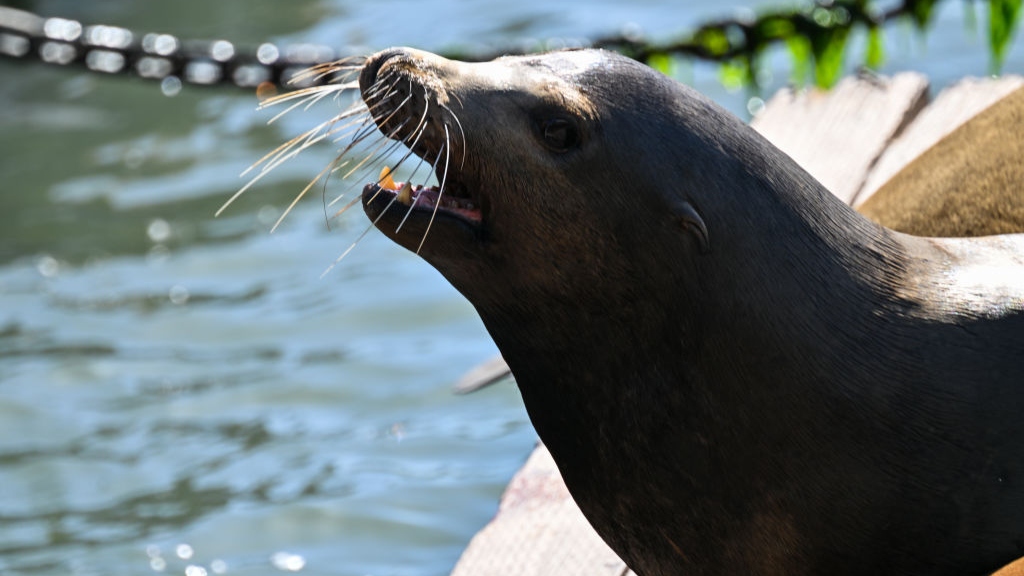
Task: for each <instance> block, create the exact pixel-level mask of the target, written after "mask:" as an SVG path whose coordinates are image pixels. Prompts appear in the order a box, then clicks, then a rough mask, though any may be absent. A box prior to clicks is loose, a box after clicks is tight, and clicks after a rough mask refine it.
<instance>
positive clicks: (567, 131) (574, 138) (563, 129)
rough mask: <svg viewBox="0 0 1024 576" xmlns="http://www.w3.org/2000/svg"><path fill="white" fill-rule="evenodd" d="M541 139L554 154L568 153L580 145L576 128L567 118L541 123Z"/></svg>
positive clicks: (552, 119) (550, 119) (542, 121)
mask: <svg viewBox="0 0 1024 576" xmlns="http://www.w3.org/2000/svg"><path fill="white" fill-rule="evenodd" d="M539 128H540V138H541V141H542V142H543V143H544V145H545V146H547V147H548V149H550V150H551V151H552V152H568V151H569V150H571V149H573V148H575V147H576V146H577V145H578V144H579V143H580V136H579V132H578V131H577V130H576V126H575V125H574V124H573V123H572V122H570V121H568V120H566V119H565V118H549V119H546V120H541V122H540V126H539Z"/></svg>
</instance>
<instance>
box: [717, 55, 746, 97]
mask: <svg viewBox="0 0 1024 576" xmlns="http://www.w3.org/2000/svg"><path fill="white" fill-rule="evenodd" d="M719 74H720V78H721V81H722V86H725V89H726V90H729V91H730V92H734V91H736V90H739V89H740V88H743V85H744V84H745V83H746V81H747V80H748V78H749V77H750V67H749V66H748V63H747V61H746V60H745V59H743V58H737V59H735V60H731V61H729V62H725V63H723V64H722V68H721V70H720V71H719Z"/></svg>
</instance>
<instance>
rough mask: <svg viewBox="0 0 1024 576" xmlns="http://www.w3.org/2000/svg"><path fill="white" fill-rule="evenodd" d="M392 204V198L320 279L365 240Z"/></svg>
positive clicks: (393, 201) (393, 199)
mask: <svg viewBox="0 0 1024 576" xmlns="http://www.w3.org/2000/svg"><path fill="white" fill-rule="evenodd" d="M394 203H395V198H392V199H391V201H390V202H388V205H387V206H385V207H384V209H383V210H381V211H380V214H379V215H378V216H377V217H376V218H375V219H374V220H373V222H371V223H370V225H369V226H367V227H366V229H365V230H363V233H362V234H360V235H359V237H358V238H356V239H355V241H354V242H352V245H350V246H349V247H348V248H346V249H345V251H344V252H342V253H341V256H338V258H337V259H336V260H335V261H334V262H333V263H332V264H331V265H330V266H328V267H327V269H326V270H324V271H323V274H320V278H323V277H324V276H326V275H327V273H328V272H330V271H331V270H333V269H334V267H335V266H337V265H338V263H339V262H341V261H342V259H344V258H345V256H348V254H349V252H351V251H352V249H354V248H355V247H356V245H358V244H359V243H360V242H362V240H363V238H365V237H366V235H367V234H369V233H370V230H373V229H374V227H376V226H377V223H378V222H380V219H381V218H382V217H383V216H384V214H385V213H387V211H388V209H389V208H391V205H392V204H394Z"/></svg>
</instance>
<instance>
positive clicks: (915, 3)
mask: <svg viewBox="0 0 1024 576" xmlns="http://www.w3.org/2000/svg"><path fill="white" fill-rule="evenodd" d="M906 1H907V4H908V5H909V6H910V17H911V18H913V19H914V24H917V28H918V30H924V29H925V27H927V26H928V21H929V20H931V18H932V7H933V6H935V2H936V1H937V0H906Z"/></svg>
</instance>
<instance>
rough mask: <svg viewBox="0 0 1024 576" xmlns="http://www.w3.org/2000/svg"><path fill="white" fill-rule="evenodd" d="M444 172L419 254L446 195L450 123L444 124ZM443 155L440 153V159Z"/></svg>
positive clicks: (421, 240) (449, 155)
mask: <svg viewBox="0 0 1024 576" xmlns="http://www.w3.org/2000/svg"><path fill="white" fill-rule="evenodd" d="M443 148H444V172H443V173H442V174H441V185H440V187H438V189H437V201H436V202H435V203H434V211H433V212H432V213H431V214H430V221H429V222H427V229H426V230H424V231H423V238H421V239H420V245H419V246H417V247H416V253H417V254H419V253H420V250H421V249H422V248H423V243H424V242H426V241H427V235H428V234H430V227H431V226H433V224H434V217H435V216H437V209H438V208H440V207H441V196H442V195H444V183H445V181H446V180H447V179H448V161H449V160H450V157H451V150H452V147H451V138H450V136H449V135H448V125H447V124H445V125H444V145H443ZM440 158H441V155H440V154H438V159H440ZM435 170H436V169H435Z"/></svg>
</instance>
